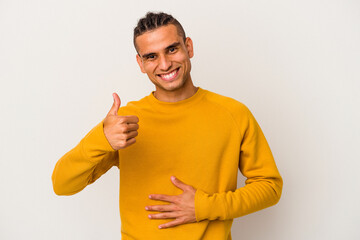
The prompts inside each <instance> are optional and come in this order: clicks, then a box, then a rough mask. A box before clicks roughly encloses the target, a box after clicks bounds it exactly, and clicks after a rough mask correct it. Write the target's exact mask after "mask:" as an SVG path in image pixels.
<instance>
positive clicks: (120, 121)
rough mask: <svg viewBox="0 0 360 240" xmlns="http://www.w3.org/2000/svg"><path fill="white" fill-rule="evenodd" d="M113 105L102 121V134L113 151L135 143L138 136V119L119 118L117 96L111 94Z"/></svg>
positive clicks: (119, 102) (119, 103) (129, 117)
mask: <svg viewBox="0 0 360 240" xmlns="http://www.w3.org/2000/svg"><path fill="white" fill-rule="evenodd" d="M113 98H114V103H113V105H112V107H111V109H110V111H109V113H108V114H107V115H106V118H105V119H104V134H105V137H106V138H107V140H108V142H109V143H110V145H111V147H112V148H113V149H114V150H119V149H122V148H126V147H127V146H129V145H131V144H133V143H135V141H136V140H135V137H136V136H137V135H138V132H137V130H138V129H139V125H138V124H137V123H138V122H139V118H138V117H137V116H134V115H131V116H119V115H118V114H117V113H118V110H119V108H120V105H121V101H120V98H119V96H118V95H117V94H116V93H113Z"/></svg>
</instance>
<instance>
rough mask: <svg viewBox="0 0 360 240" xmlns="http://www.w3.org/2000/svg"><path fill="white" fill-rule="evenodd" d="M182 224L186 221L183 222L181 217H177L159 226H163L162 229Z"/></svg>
mask: <svg viewBox="0 0 360 240" xmlns="http://www.w3.org/2000/svg"><path fill="white" fill-rule="evenodd" d="M181 224H184V222H183V221H182V220H181V219H178V218H177V219H175V220H174V221H171V222H168V223H164V224H161V225H160V226H159V228H161V229H164V228H170V227H175V226H178V225H181Z"/></svg>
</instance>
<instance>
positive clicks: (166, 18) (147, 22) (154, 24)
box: [133, 12, 186, 51]
mask: <svg viewBox="0 0 360 240" xmlns="http://www.w3.org/2000/svg"><path fill="white" fill-rule="evenodd" d="M169 24H173V25H175V27H176V29H177V32H178V34H179V36H181V37H182V38H183V40H184V42H185V39H186V35H185V31H184V29H183V27H182V26H181V24H180V23H179V22H178V20H176V18H174V17H173V16H171V15H170V14H167V13H163V12H158V13H155V12H147V13H146V16H145V17H143V18H141V19H140V20H139V21H138V23H137V26H136V27H135V28H134V38H133V41H134V47H135V49H136V51H137V47H136V43H135V39H136V38H137V37H138V36H140V35H142V34H144V33H146V32H148V31H151V30H155V29H157V28H159V27H162V26H167V25H169Z"/></svg>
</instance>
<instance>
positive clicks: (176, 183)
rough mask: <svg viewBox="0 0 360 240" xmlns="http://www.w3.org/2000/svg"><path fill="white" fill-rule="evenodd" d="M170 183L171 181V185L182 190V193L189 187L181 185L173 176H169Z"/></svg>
mask: <svg viewBox="0 0 360 240" xmlns="http://www.w3.org/2000/svg"><path fill="white" fill-rule="evenodd" d="M171 181H172V183H173V184H174V185H175V186H176V187H178V188H180V189H182V190H183V191H185V190H186V188H187V187H188V186H189V185H187V184H185V183H183V182H182V181H180V180H179V179H178V178H176V177H175V176H171Z"/></svg>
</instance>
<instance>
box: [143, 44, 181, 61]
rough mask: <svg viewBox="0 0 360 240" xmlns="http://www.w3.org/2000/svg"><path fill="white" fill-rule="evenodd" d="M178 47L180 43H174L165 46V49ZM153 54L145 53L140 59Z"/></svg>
mask: <svg viewBox="0 0 360 240" xmlns="http://www.w3.org/2000/svg"><path fill="white" fill-rule="evenodd" d="M179 45H180V42H174V43H172V44H170V45H169V46H167V47H166V48H165V49H166V50H169V49H170V48H173V47H177V46H179ZM154 54H155V53H145V54H144V55H142V58H147V57H148V56H150V55H154Z"/></svg>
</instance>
